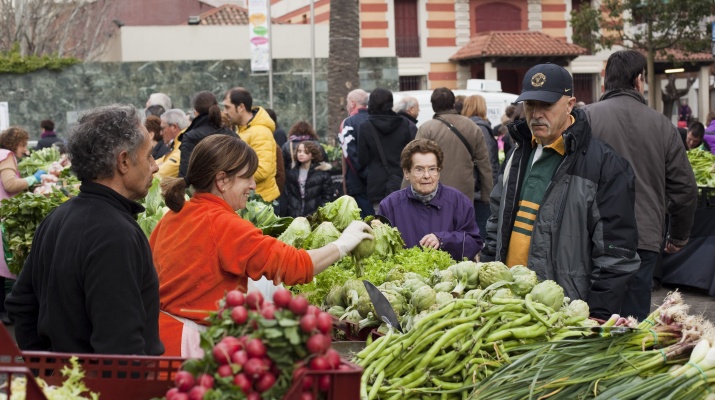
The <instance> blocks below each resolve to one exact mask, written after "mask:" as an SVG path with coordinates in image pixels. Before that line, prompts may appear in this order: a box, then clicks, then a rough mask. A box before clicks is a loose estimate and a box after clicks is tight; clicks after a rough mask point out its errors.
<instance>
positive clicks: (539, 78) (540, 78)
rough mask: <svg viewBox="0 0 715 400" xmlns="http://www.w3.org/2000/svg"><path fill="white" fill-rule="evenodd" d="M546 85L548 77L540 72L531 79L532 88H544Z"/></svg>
mask: <svg viewBox="0 0 715 400" xmlns="http://www.w3.org/2000/svg"><path fill="white" fill-rule="evenodd" d="M544 83H546V75H544V74H542V73H541V72H538V73H536V74H534V76H532V77H531V86H533V87H542V86H544Z"/></svg>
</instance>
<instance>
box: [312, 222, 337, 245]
mask: <svg viewBox="0 0 715 400" xmlns="http://www.w3.org/2000/svg"><path fill="white" fill-rule="evenodd" d="M339 237H340V231H338V230H337V229H335V226H333V224H332V223H331V222H323V223H322V224H320V225H318V227H317V228H315V230H314V231H313V232H311V233H310V235H308V237H307V238H305V240H304V241H303V248H304V249H306V250H311V249H319V248H321V247H323V246H325V245H327V244H328V243H332V242H334V241H336V240H337V239H338V238H339Z"/></svg>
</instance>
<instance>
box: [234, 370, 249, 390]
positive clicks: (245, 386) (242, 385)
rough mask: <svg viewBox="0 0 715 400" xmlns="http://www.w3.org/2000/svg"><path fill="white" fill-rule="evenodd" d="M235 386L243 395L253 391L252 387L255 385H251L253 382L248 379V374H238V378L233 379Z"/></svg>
mask: <svg viewBox="0 0 715 400" xmlns="http://www.w3.org/2000/svg"><path fill="white" fill-rule="evenodd" d="M233 384H234V385H236V386H238V388H239V389H241V391H243V393H249V392H250V391H251V387H252V386H253V384H252V383H251V380H250V379H248V377H247V376H246V374H237V375H236V376H234V377H233Z"/></svg>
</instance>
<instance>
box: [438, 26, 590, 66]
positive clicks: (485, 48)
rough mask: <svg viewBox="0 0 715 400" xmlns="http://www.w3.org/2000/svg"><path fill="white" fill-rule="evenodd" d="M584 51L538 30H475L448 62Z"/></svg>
mask: <svg viewBox="0 0 715 400" xmlns="http://www.w3.org/2000/svg"><path fill="white" fill-rule="evenodd" d="M582 54H586V49H584V48H583V47H581V46H578V45H575V44H571V43H566V42H563V41H561V40H558V39H554V38H552V37H551V36H549V35H546V34H543V33H541V32H532V31H503V32H485V33H479V34H477V35H475V36H473V37H472V39H471V40H470V41H469V43H467V44H466V45H465V46H464V47H462V48H461V49H459V51H457V52H456V53H455V54H454V55H453V56H452V57H450V60H451V61H459V60H469V59H474V58H484V57H543V56H551V57H553V56H562V57H564V56H572V57H576V56H579V55H582Z"/></svg>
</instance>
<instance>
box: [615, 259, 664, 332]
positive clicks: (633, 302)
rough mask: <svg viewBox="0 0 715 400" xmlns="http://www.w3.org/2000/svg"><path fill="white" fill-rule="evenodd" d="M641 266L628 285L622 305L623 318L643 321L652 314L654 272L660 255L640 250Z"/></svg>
mask: <svg viewBox="0 0 715 400" xmlns="http://www.w3.org/2000/svg"><path fill="white" fill-rule="evenodd" d="M638 256H640V258H641V265H640V267H639V268H638V271H636V273H635V274H634V275H632V276H631V279H629V280H628V285H626V295H625V297H624V298H623V304H622V305H621V316H624V317H627V316H630V315H632V316H634V317H636V318H638V321H643V320H644V319H646V317H648V314H650V295H651V287H652V284H653V271H654V270H655V264H656V262H657V261H658V253H656V252H654V251H647V250H638Z"/></svg>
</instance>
